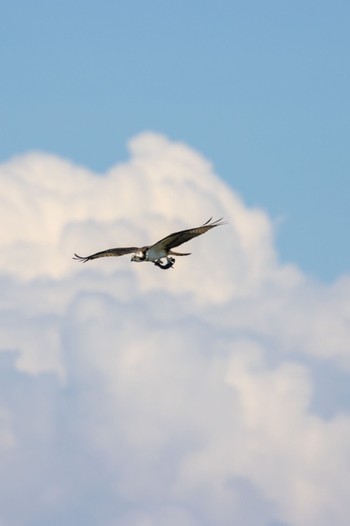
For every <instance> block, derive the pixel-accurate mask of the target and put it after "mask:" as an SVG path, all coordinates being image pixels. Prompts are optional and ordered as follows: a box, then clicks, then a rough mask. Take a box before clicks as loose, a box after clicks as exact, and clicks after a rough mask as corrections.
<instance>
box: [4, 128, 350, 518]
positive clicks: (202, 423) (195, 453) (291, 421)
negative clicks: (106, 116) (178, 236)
mask: <svg viewBox="0 0 350 526" xmlns="http://www.w3.org/2000/svg"><path fill="white" fill-rule="evenodd" d="M0 172H1V173H0V177H1V180H2V185H1V189H0V201H1V207H0V216H1V217H0V230H1V231H0V256H1V257H0V280H1V281H0V282H1V289H2V291H3V292H2V295H1V298H0V308H1V317H0V342H1V343H0V351H1V353H0V375H1V382H0V469H1V473H3V474H5V473H6V477H5V476H4V475H3V477H2V478H1V479H0V510H1V512H0V524H2V523H3V524H6V525H10V526H11V525H18V524H20V525H22V524H23V525H24V524H29V523H35V524H38V525H40V524H48V523H50V524H53V525H55V524H57V525H58V524H62V523H64V524H67V525H69V524H76V523H77V522H84V524H87V525H89V524H91V525H92V524H101V525H102V526H112V525H118V526H119V525H122V526H124V525H125V526H144V525H147V526H148V525H150V526H158V525H164V524H167V525H170V526H171V525H172V524H182V525H185V526H206V525H208V526H209V525H212V524H216V525H218V526H226V525H227V526H228V525H232V524H233V523H237V524H240V525H242V526H255V525H258V524H259V525H261V524H263V525H265V526H277V525H278V526H287V525H288V526H291V525H298V526H299V525H301V526H313V525H317V526H323V525H324V526H326V525H327V526H328V524H330V523H334V524H337V525H340V526H341V525H345V524H347V522H348V515H349V504H348V502H349V495H348V492H349V490H348V488H349V487H350V480H349V475H348V474H349V472H350V445H349V444H350V403H349V400H350V397H349V394H350V392H349V388H348V387H347V385H348V382H347V380H348V374H349V354H350V353H349V343H348V342H349V341H350V325H349V313H350V279H349V277H347V276H344V277H342V278H339V280H338V281H337V282H335V283H333V284H331V285H325V284H322V283H316V282H314V281H312V280H311V279H310V278H308V277H307V276H305V275H303V273H302V272H301V271H300V270H299V269H297V268H296V267H295V266H293V265H282V264H281V263H280V262H279V261H278V255H277V254H276V252H275V248H274V227H273V223H272V222H271V220H270V218H269V217H268V215H267V214H266V213H265V212H264V211H262V210H256V209H250V208H248V207H247V206H246V205H245V204H244V202H243V201H242V199H241V198H240V197H239V196H238V195H237V194H236V193H235V192H234V191H233V190H232V189H231V188H229V187H228V186H227V185H226V184H225V183H224V182H223V181H221V180H220V178H219V177H218V176H217V175H216V174H215V171H214V169H213V167H212V166H211V165H210V163H208V161H206V160H205V159H204V158H203V157H202V156H201V155H200V154H198V153H197V152H194V151H193V150H192V149H191V148H189V147H188V146H186V145H184V144H179V143H175V142H172V141H170V140H168V139H167V138H165V137H163V136H160V135H156V134H152V133H146V134H142V135H140V136H138V137H136V138H134V139H133V140H132V141H131V142H130V159H129V160H128V161H127V162H125V163H123V164H118V165H116V166H115V167H112V168H111V170H109V171H108V173H106V174H95V173H92V172H90V171H89V170H87V169H85V168H81V167H77V166H75V165H73V164H72V163H70V162H67V161H65V160H62V159H59V158H56V157H54V156H49V155H43V154H39V153H31V154H28V155H24V156H20V157H18V158H14V159H12V160H10V161H9V162H7V163H6V164H4V165H2V166H1V167H0ZM210 216H214V217H215V218H217V217H221V216H224V217H225V219H227V220H228V221H229V224H228V225H227V226H225V227H220V228H218V229H215V230H213V231H211V232H209V233H207V234H206V235H205V236H203V237H200V238H197V239H195V240H193V241H192V242H191V245H188V246H189V247H190V250H191V252H192V255H191V256H190V257H188V258H178V259H177V260H176V263H175V268H174V270H171V271H167V272H164V271H161V270H160V269H158V268H156V267H155V266H153V265H151V264H146V263H145V264H142V265H141V264H136V263H131V262H130V258H129V257H127V256H125V257H124V258H120V259H115V258H106V259H103V260H99V261H98V262H91V263H89V264H86V265H81V264H79V263H76V262H74V261H72V259H71V256H72V254H73V252H78V253H79V254H80V253H82V254H83V255H85V254H89V253H91V252H94V251H97V250H100V249H101V250H102V249H105V248H108V247H110V246H118V245H123V244H130V243H131V244H136V245H137V244H141V245H142V244H144V243H148V242H153V241H156V240H157V239H160V238H161V237H163V236H164V235H166V234H168V233H169V232H171V231H173V230H175V229H179V228H186V227H188V226H194V225H197V224H201V223H202V222H204V221H205V220H206V219H208V218H209V217H210ZM325 385H326V386H327V392H326V393H325V388H324V387H325ZM14 503H16V504H14Z"/></svg>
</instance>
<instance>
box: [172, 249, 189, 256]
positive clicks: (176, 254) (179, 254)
mask: <svg viewBox="0 0 350 526" xmlns="http://www.w3.org/2000/svg"><path fill="white" fill-rule="evenodd" d="M169 254H170V256H190V255H191V252H185V253H181V252H174V251H173V250H169Z"/></svg>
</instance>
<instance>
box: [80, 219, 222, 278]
mask: <svg viewBox="0 0 350 526" xmlns="http://www.w3.org/2000/svg"><path fill="white" fill-rule="evenodd" d="M211 219H212V218H210V219H209V221H207V222H206V223H204V224H203V225H202V226H199V227H195V228H189V229H188V230H180V231H179V232H174V233H173V234H170V235H169V236H167V237H165V238H163V239H161V240H160V241H157V243H154V244H153V245H148V246H144V247H124V248H110V249H108V250H103V251H102V252H96V253H95V254H91V255H90V256H86V257H81V256H78V255H77V254H74V256H75V257H74V258H73V259H77V260H79V261H83V262H84V263H86V261H91V260H92V259H96V258H101V257H108V256H123V255H124V254H133V256H132V258H131V261H136V262H141V261H150V262H152V263H154V264H155V265H156V266H157V267H160V268H162V269H168V268H171V267H172V266H173V265H174V263H175V259H174V258H173V257H172V256H189V255H190V253H189V252H187V253H179V252H174V251H173V250H172V249H173V248H175V247H178V246H179V245H182V244H183V243H186V241H189V240H190V239H192V238H194V237H197V236H200V235H201V234H204V233H205V232H207V231H208V230H210V229H211V228H214V227H216V226H220V225H223V224H225V223H224V222H222V218H221V219H218V220H217V221H211ZM164 259H165V260H166V262H165V263H163V261H162V260H164Z"/></svg>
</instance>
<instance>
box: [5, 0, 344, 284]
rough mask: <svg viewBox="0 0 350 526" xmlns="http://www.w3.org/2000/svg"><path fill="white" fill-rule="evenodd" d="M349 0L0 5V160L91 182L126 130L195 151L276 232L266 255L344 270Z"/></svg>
mask: <svg viewBox="0 0 350 526" xmlns="http://www.w3.org/2000/svg"><path fill="white" fill-rule="evenodd" d="M349 16H350V6H349V3H348V2H347V1H346V0H344V1H338V0H336V1H335V2H328V1H322V0H321V1H312V0H311V1H297V0H293V1H289V0H283V2H281V1H280V0H276V1H267V2H259V1H256V0H255V1H247V2H232V1H229V0H227V1H225V0H220V1H219V2H203V1H197V0H190V1H186V2H184V1H181V0H180V1H179V2H172V3H164V2H161V1H159V0H152V1H151V2H142V1H140V0H131V1H129V0H128V1H126V0H118V1H108V0H103V1H102V2H97V1H94V0H90V1H84V2H83V1H80V0H76V1H74V2H67V1H64V0H63V1H61V2H55V1H48V2H42V1H32V0H29V1H27V2H24V1H14V2H3V4H2V9H1V21H0V25H1V26H0V29H1V46H0V60H1V70H2V71H1V102H0V104H1V106H0V118H1V141H0V159H1V160H3V161H6V160H7V159H9V158H11V157H12V156H13V155H17V154H21V153H23V152H27V151H32V150H36V151H43V152H49V153H53V154H58V155H60V156H62V157H63V158H66V159H70V160H72V161H74V162H77V163H78V164H81V165H82V166H85V167H88V168H91V169H94V170H96V171H97V172H99V173H103V172H104V171H105V170H106V169H108V168H109V167H110V166H112V165H113V164H114V163H115V162H116V161H117V160H118V161H121V160H123V159H125V158H126V156H127V149H126V148H127V147H126V145H127V142H128V140H129V139H130V138H131V137H133V136H134V135H135V134H138V133H141V132H143V131H154V132H157V133H162V134H165V135H167V136H169V137H171V138H173V139H174V140H180V141H184V142H186V143H187V144H189V145H190V146H192V147H194V148H195V149H197V150H199V151H200V152H202V153H203V154H204V155H205V156H206V157H207V158H208V159H209V160H210V161H211V162H212V163H213V165H214V166H215V168H216V170H217V172H218V173H219V174H220V177H222V178H223V179H224V180H225V181H227V182H228V183H229V185H230V186H231V187H233V188H234V189H235V190H236V191H238V192H239V193H240V195H242V196H243V198H244V200H245V201H246V202H247V204H249V205H251V206H259V207H262V208H264V209H266V210H267V211H268V212H269V214H270V215H271V217H272V219H273V220H274V222H275V224H276V243H277V246H278V251H279V255H280V257H281V259H282V260H283V261H285V262H288V261H289V262H297V263H298V264H299V265H300V266H301V267H302V268H303V269H304V270H305V272H307V273H308V274H310V275H311V276H313V277H315V279H321V280H327V281H328V282H330V281H332V280H333V279H335V278H336V277H337V276H338V275H339V274H343V273H347V272H348V269H349V254H350V249H349V244H348V243H347V242H346V238H345V236H344V230H345V228H346V225H347V224H348V223H349V221H350V217H349V216H350V212H349V207H348V199H347V195H348V194H349V184H350V183H349V177H348V173H349V165H350V162H349V157H350V155H349V148H348V137H349V132H350V130H349V122H350V102H349V97H348V93H349V88H350V86H349V79H350V72H349V68H350V66H349V60H348V56H349V49H350V36H349V31H348V20H349Z"/></svg>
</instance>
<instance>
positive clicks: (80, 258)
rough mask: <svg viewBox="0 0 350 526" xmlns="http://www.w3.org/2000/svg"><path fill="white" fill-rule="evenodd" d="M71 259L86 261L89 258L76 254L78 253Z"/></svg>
mask: <svg viewBox="0 0 350 526" xmlns="http://www.w3.org/2000/svg"><path fill="white" fill-rule="evenodd" d="M72 259H74V260H76V261H82V262H83V263H86V262H87V261H88V259H89V258H84V257H82V256H78V254H74V257H73V258H72Z"/></svg>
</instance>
